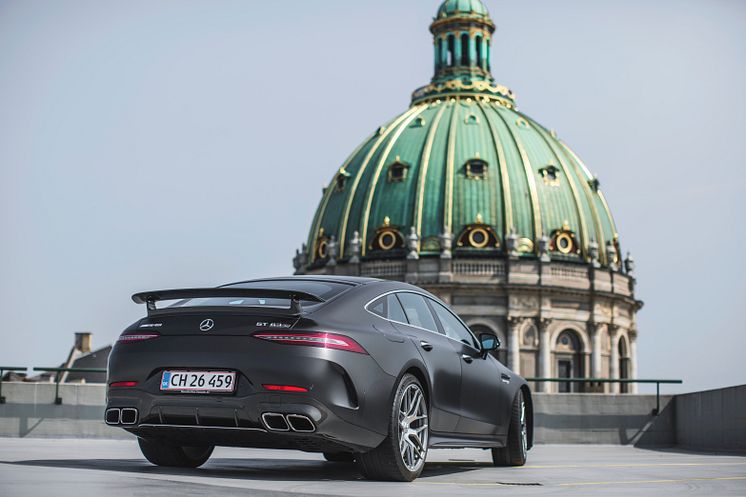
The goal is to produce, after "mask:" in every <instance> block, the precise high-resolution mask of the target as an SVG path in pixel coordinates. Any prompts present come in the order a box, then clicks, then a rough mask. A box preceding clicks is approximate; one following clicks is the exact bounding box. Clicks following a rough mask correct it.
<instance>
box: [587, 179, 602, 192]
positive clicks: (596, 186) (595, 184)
mask: <svg viewBox="0 0 746 497" xmlns="http://www.w3.org/2000/svg"><path fill="white" fill-rule="evenodd" d="M588 186H590V187H591V190H593V191H594V192H597V191H598V189H599V188H600V187H601V182H600V181H598V178H596V177H594V178H593V179H589V180H588Z"/></svg>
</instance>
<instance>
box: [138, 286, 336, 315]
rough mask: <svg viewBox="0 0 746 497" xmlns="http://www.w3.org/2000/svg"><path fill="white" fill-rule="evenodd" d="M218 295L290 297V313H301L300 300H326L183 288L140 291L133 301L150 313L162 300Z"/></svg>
mask: <svg viewBox="0 0 746 497" xmlns="http://www.w3.org/2000/svg"><path fill="white" fill-rule="evenodd" d="M216 297H236V298H240V297H253V298H268V299H273V298H274V299H288V300H290V308H289V309H288V311H289V313H290V314H294V315H297V314H300V313H301V312H302V311H303V308H302V307H301V304H300V301H301V300H305V301H308V302H324V299H322V298H320V297H318V296H316V295H312V294H310V293H306V292H299V291H297V290H277V289H274V288H225V287H220V288H183V289H177V290H154V291H150V292H140V293H136V294H134V295H133V296H132V301H133V302H135V303H136V304H146V305H147V306H148V313H150V312H151V311H157V310H158V309H157V308H156V306H155V304H156V302H158V301H160V300H180V299H203V298H216Z"/></svg>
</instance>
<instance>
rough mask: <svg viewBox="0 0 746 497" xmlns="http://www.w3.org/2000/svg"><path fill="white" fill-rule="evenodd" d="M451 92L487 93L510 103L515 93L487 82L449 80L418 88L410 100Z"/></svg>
mask: <svg viewBox="0 0 746 497" xmlns="http://www.w3.org/2000/svg"><path fill="white" fill-rule="evenodd" d="M452 91H456V92H462V91H463V92H474V93H477V94H479V93H487V94H491V95H493V96H502V97H504V98H506V99H508V100H510V101H515V93H513V92H512V91H511V90H510V88H508V87H507V86H503V85H498V84H492V83H490V82H489V81H480V80H477V81H470V82H468V83H465V82H464V81H462V80H460V79H451V80H448V81H444V82H443V83H430V84H429V85H426V86H423V87H422V88H418V89H416V90H415V91H414V92H413V93H412V100H413V101H415V100H418V99H420V98H426V97H428V96H430V95H434V94H440V93H446V92H452Z"/></svg>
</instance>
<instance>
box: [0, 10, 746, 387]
mask: <svg viewBox="0 0 746 497" xmlns="http://www.w3.org/2000/svg"><path fill="white" fill-rule="evenodd" d="M486 3H487V6H488V8H489V9H490V12H491V14H492V17H493V19H494V20H495V22H496V24H497V25H498V31H497V35H496V37H495V43H494V45H493V50H494V54H495V56H494V63H493V70H494V73H495V77H496V78H497V80H498V81H499V82H500V83H502V84H505V85H507V86H509V87H510V88H512V89H513V90H514V91H515V92H516V93H517V95H518V106H519V108H520V109H521V110H522V111H524V112H526V113H528V114H529V115H531V116H532V117H534V118H535V119H537V120H538V121H539V122H541V123H542V124H544V125H546V126H548V127H551V128H554V129H556V130H557V132H558V134H559V136H560V137H561V138H563V139H564V140H565V141H567V142H568V143H569V144H570V145H571V146H572V147H573V148H574V150H575V151H576V152H577V153H578V154H579V155H580V156H581V157H582V158H583V160H584V161H585V162H586V163H587V164H588V166H589V167H590V168H591V170H592V171H594V172H595V173H597V174H598V176H599V178H600V180H601V184H602V188H603V190H604V191H605V193H606V195H607V198H608V200H609V202H610V205H611V209H612V212H613V213H614V215H615V218H616V221H617V224H618V228H619V232H620V236H621V243H622V247H623V249H624V250H631V251H632V253H633V255H634V256H635V258H636V260H637V266H638V271H637V273H638V277H639V284H638V288H637V295H638V297H639V298H641V299H643V300H644V301H645V307H644V309H643V310H642V311H641V312H640V313H639V329H640V336H639V345H638V351H639V374H640V376H641V377H671V378H683V379H684V380H685V384H684V386H683V387H682V388H681V390H696V389H702V388H711V387H717V386H723V385H730V384H737V383H745V382H746V368H744V366H743V358H742V355H743V351H744V350H746V329H745V328H746V327H745V326H744V319H743V307H742V306H743V300H744V297H746V283H745V281H746V279H745V278H744V276H746V275H745V274H744V273H746V271H744V267H746V266H745V265H744V260H743V252H742V251H743V247H744V243H745V242H746V236H745V235H746V229H745V228H744V222H743V220H742V215H743V210H744V207H746V205H745V203H744V201H743V196H742V195H743V194H742V191H743V185H744V182H745V181H746V168H745V167H744V154H743V151H742V150H741V146H742V144H743V140H744V136H745V134H746V99H744V96H743V92H744V88H746V64H745V63H744V61H746V3H744V2H740V1H737V0H731V1H727V0H712V1H707V2H706V1H704V0H701V1H687V0H667V1H663V0H658V1H655V2H650V1H642V0H625V1H618V2H611V1H602V2H601V1H592V0H585V1H581V0H572V1H570V0H567V1H561V2H558V1H554V0H541V1H540V0H523V1H520V2H506V1H498V0H486ZM438 4H439V1H438V0H376V1H365V2H364V1H349V0H347V1H344V0H336V1H334V0H316V1H313V2H309V1H307V0H283V1H282V2H279V1H249V0H247V1H241V2H239V1H222V0H221V1H216V0H209V1H208V0H202V1H189V0H179V1H176V0H173V1H157V2H152V1H150V0H148V1H143V0H128V1H119V2H113V1H105V0H94V1H81V0H69V1H64V2H63V1H57V0H54V1H52V0H49V1H47V0H37V1H27V0H14V1H8V0H0V177H1V179H0V230H1V233H2V235H1V236H2V243H0V264H1V266H0V310H1V311H2V319H1V320H0V322H2V324H1V325H0V365H3V363H11V364H7V365H17V364H18V365H28V366H52V365H55V364H57V363H59V362H61V361H62V360H63V359H64V358H65V356H66V354H67V352H68V350H69V347H70V345H71V343H72V339H73V336H72V333H73V332H74V331H81V330H90V331H93V332H94V333H95V335H94V345H97V346H102V345H105V344H106V343H109V342H111V341H113V340H114V339H115V337H116V336H117V335H118V334H119V333H120V331H121V329H122V328H124V327H125V326H127V325H128V324H129V323H131V322H132V321H134V320H135V319H137V318H138V317H139V316H140V315H141V313H142V312H143V309H142V308H141V307H138V306H136V305H135V304H133V303H132V302H131V301H130V300H129V296H130V294H132V293H133V292H135V291H138V290H145V289H152V288H161V287H180V286H201V285H217V284H221V283H226V282H229V281H235V280H240V279H246V278H253V277H258V276H268V275H278V274H289V273H290V272H291V271H292V266H291V258H292V255H293V253H294V250H295V248H296V247H297V246H298V245H300V243H301V242H302V241H303V240H305V238H306V235H307V230H308V228H309V225H310V222H311V217H312V215H313V212H314V209H315V208H316V205H317V202H318V201H319V199H320V195H321V187H322V185H323V184H324V183H326V182H327V181H328V180H329V179H330V178H331V176H332V174H333V173H334V172H335V170H336V169H337V168H338V167H339V165H340V164H341V162H342V161H343V160H344V159H345V157H346V156H347V154H349V152H351V151H352V149H353V148H354V147H355V146H356V145H357V144H358V143H359V142H360V141H361V140H362V139H363V138H365V136H367V134H368V133H370V132H371V130H373V129H375V128H376V127H378V126H379V125H381V124H382V123H384V121H386V120H388V119H389V118H391V117H393V116H394V115H396V114H398V113H400V112H402V111H403V110H405V109H406V108H407V106H408V104H409V95H410V93H411V91H412V90H414V89H415V88H416V87H418V86H420V85H423V84H426V83H427V82H428V81H429V78H430V77H431V75H432V47H431V35H430V33H429V32H428V29H427V28H428V24H429V22H430V21H431V19H432V16H433V15H434V13H435V11H436V9H437V7H438ZM674 390H675V389H669V390H668V391H674Z"/></svg>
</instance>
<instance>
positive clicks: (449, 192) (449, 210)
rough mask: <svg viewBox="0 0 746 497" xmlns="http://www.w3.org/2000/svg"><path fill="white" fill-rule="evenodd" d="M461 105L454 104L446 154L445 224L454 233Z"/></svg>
mask: <svg viewBox="0 0 746 497" xmlns="http://www.w3.org/2000/svg"><path fill="white" fill-rule="evenodd" d="M458 113H459V107H457V106H454V107H453V110H452V114H451V123H450V125H449V126H450V127H449V128H448V149H447V155H446V184H445V188H446V191H445V197H446V198H445V202H443V207H444V211H443V224H444V226H445V229H446V231H447V232H448V233H453V180H454V174H455V173H454V162H455V160H456V129H457V126H456V121H457V119H458Z"/></svg>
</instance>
